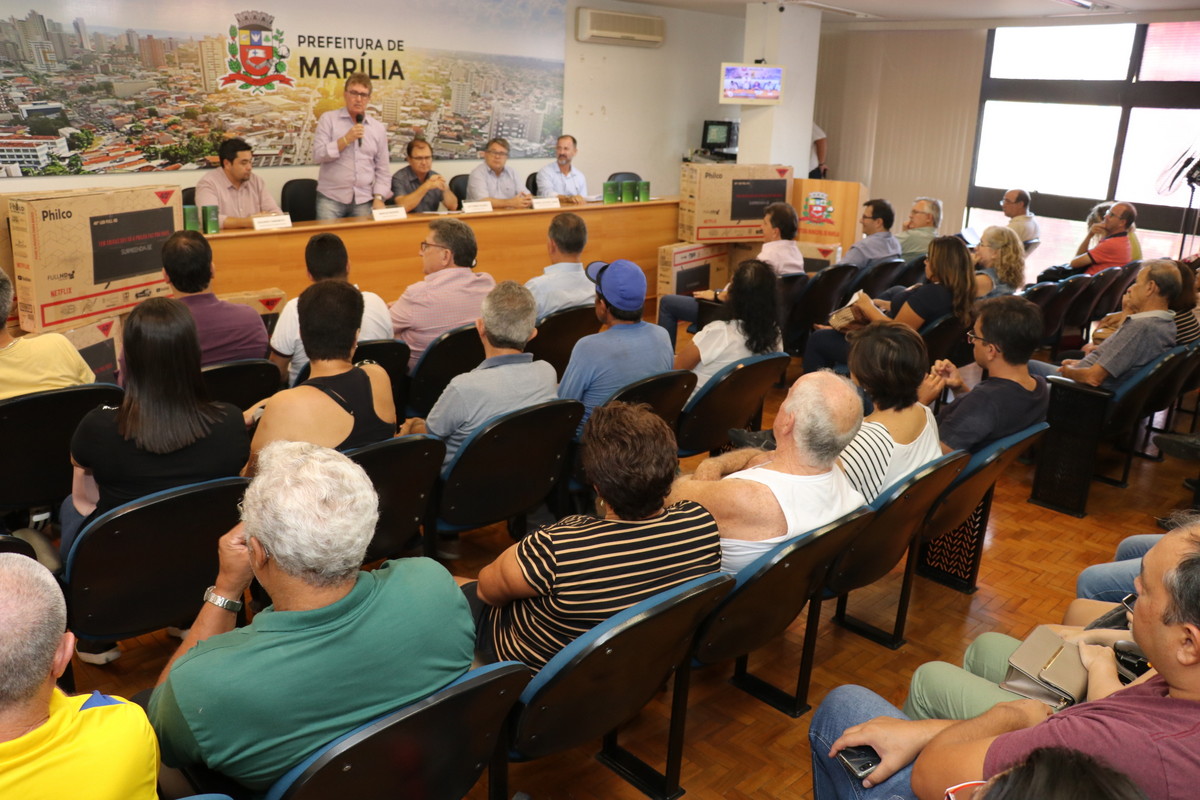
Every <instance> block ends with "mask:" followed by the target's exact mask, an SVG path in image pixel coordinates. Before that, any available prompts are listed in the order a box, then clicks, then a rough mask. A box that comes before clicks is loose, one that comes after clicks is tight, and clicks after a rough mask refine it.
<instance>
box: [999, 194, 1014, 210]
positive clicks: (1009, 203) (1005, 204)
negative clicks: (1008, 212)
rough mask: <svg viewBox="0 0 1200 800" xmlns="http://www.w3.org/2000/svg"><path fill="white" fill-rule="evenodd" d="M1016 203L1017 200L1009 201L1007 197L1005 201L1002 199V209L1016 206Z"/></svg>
mask: <svg viewBox="0 0 1200 800" xmlns="http://www.w3.org/2000/svg"><path fill="white" fill-rule="evenodd" d="M1016 202H1017V201H1016V200H1009V199H1008V198H1007V197H1005V198H1004V199H1002V200H1001V201H1000V207H1001V208H1003V207H1004V206H1011V205H1015V204H1016Z"/></svg>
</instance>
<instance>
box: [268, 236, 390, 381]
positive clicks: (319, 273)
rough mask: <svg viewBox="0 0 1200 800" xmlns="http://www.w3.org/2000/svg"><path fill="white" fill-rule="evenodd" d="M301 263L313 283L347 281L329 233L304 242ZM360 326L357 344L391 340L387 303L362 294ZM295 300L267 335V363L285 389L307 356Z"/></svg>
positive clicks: (342, 253)
mask: <svg viewBox="0 0 1200 800" xmlns="http://www.w3.org/2000/svg"><path fill="white" fill-rule="evenodd" d="M304 263H305V266H306V267H307V268H308V278H309V280H311V281H312V282H313V283H316V282H317V281H327V280H335V281H349V280H350V256H349V255H348V254H347V253H346V245H345V244H344V243H343V242H342V240H341V239H340V238H338V237H337V236H336V235H334V234H332V233H318V234H317V235H315V236H313V237H312V238H311V239H309V240H308V245H307V246H306V247H305V248H304ZM362 296H363V315H362V323H361V324H360V325H359V329H358V341H360V342H367V341H370V340H372V339H391V338H392V317H391V315H390V314H389V313H388V306H387V303H386V302H385V301H384V299H383V298H382V297H380V296H379V295H377V294H375V293H374V292H363V293H362ZM298 303H299V300H298V298H295V297H293V298H292V299H291V300H288V301H287V303H286V304H284V306H283V311H281V312H279V321H278V322H276V323H275V332H274V333H273V334H272V335H271V361H273V362H274V363H275V366H277V367H279V371H280V372H281V373H282V374H283V376H284V377H285V378H287V382H288V386H291V385H293V384H295V383H296V378H297V377H298V376H299V375H300V371H301V370H303V369H304V367H305V366H306V365H307V364H308V354H307V353H305V352H304V345H303V344H302V343H301V342H300V312H299V305H298Z"/></svg>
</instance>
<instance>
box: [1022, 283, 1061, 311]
mask: <svg viewBox="0 0 1200 800" xmlns="http://www.w3.org/2000/svg"><path fill="white" fill-rule="evenodd" d="M1058 289H1059V284H1058V283H1056V282H1054V281H1042V282H1041V283H1034V284H1031V285H1029V286H1026V287H1025V290H1024V291H1022V292H1021V293H1020V295H1021V297H1024V298H1025V299H1026V300H1028V301H1029V302H1031V303H1033V304H1034V305H1035V306H1037V307H1038V308H1040V309H1042V310H1043V312H1044V311H1045V309H1046V306H1047V305H1049V303H1050V299H1051V298H1053V297H1054V295H1056V294H1058Z"/></svg>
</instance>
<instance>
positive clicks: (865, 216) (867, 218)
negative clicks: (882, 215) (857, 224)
mask: <svg viewBox="0 0 1200 800" xmlns="http://www.w3.org/2000/svg"><path fill="white" fill-rule="evenodd" d="M859 219H861V220H863V221H864V222H865V221H867V220H869V219H879V217H868V216H867V215H866V214H864V215H862V216H861V217H859Z"/></svg>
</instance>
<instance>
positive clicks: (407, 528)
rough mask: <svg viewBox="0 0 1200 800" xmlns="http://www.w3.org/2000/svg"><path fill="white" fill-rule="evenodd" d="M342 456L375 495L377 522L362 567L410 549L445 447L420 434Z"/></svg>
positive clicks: (430, 495)
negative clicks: (356, 468)
mask: <svg viewBox="0 0 1200 800" xmlns="http://www.w3.org/2000/svg"><path fill="white" fill-rule="evenodd" d="M346 455H347V456H349V457H350V458H351V459H353V460H354V462H355V463H356V464H358V465H359V466H361V467H362V468H363V470H364V471H365V472H366V473H367V477H369V478H370V479H371V484H372V485H373V486H374V487H375V492H376V494H378V495H379V521H378V522H377V523H376V524H375V535H374V536H373V537H372V538H371V544H370V545H368V546H367V553H366V555H365V556H364V558H363V563H364V564H366V563H370V562H372V561H378V560H379V559H381V558H396V557H397V556H399V555H400V554H401V553H403V552H404V551H405V550H407V549H409V547H410V544H411V543H412V542H414V540H415V539H416V537H418V536H419V535H420V533H421V525H422V524H423V523H424V522H425V520H426V519H427V517H428V516H429V507H430V504H431V503H432V502H433V487H434V484H436V483H437V479H438V476H439V475H441V472H442V461H443V460H444V459H445V457H446V445H445V443H444V442H443V441H442V440H441V439H439V438H437V437H436V436H428V435H425V434H421V435H416V436H401V437H398V438H395V439H385V440H384V441H382V442H375V443H374V444H368V445H365V446H363V447H357V448H355V449H353V450H348V451H346ZM431 535H432V534H431Z"/></svg>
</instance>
